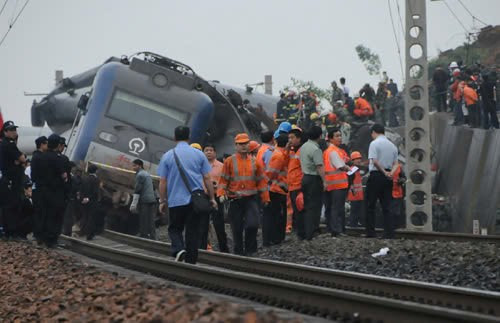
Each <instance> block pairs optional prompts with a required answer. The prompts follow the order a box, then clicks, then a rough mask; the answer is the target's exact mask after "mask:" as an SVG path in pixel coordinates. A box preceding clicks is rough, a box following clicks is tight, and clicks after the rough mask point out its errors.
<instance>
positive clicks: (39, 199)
mask: <svg viewBox="0 0 500 323" xmlns="http://www.w3.org/2000/svg"><path fill="white" fill-rule="evenodd" d="M31 199H32V200H33V210H34V214H33V236H34V237H35V239H36V240H37V241H38V242H40V243H41V242H42V241H43V240H44V237H43V222H44V220H45V218H46V215H45V212H46V207H45V206H44V205H43V204H44V200H43V192H42V190H41V189H34V190H33V194H32V198H31Z"/></svg>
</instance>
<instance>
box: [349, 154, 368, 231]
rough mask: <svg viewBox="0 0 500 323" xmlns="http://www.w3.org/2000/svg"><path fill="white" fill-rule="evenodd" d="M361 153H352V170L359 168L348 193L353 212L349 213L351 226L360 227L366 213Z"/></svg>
mask: <svg viewBox="0 0 500 323" xmlns="http://www.w3.org/2000/svg"><path fill="white" fill-rule="evenodd" d="M361 159H362V156H361V153H360V152H359V151H353V152H352V153H351V162H352V164H353V166H352V167H351V171H353V170H354V169H355V168H354V167H356V168H358V169H357V170H356V171H355V172H354V174H353V175H352V176H353V179H352V184H351V185H350V186H349V191H348V193H347V200H348V201H349V202H350V204H351V213H350V215H349V226H350V227H359V226H360V224H361V223H360V222H361V219H362V215H363V214H364V213H363V212H364V210H363V204H364V199H365V198H364V193H363V177H362V175H361V169H360V167H361Z"/></svg>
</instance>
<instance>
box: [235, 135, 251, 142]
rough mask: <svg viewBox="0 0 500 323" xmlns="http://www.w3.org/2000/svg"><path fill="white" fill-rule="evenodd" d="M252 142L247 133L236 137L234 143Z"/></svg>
mask: <svg viewBox="0 0 500 323" xmlns="http://www.w3.org/2000/svg"><path fill="white" fill-rule="evenodd" d="M249 141H250V137H248V135H247V134H246V133H239V134H237V135H236V137H234V142H235V143H237V144H246V143H247V142H249Z"/></svg>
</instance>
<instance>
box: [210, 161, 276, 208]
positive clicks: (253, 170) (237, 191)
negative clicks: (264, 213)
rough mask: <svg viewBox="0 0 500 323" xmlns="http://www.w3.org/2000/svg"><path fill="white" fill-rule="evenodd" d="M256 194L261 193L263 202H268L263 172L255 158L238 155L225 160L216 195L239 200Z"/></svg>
mask: <svg viewBox="0 0 500 323" xmlns="http://www.w3.org/2000/svg"><path fill="white" fill-rule="evenodd" d="M258 193H261V197H262V200H263V202H267V201H269V191H268V189H267V182H266V177H265V176H264V170H263V169H262V167H260V166H259V165H257V162H256V160H255V158H253V157H251V156H250V155H248V156H247V158H241V155H240V154H234V155H232V156H231V157H228V158H226V160H225V161H224V166H223V168H222V174H221V177H220V179H219V185H218V189H217V195H218V196H222V195H227V196H228V197H229V198H240V197H245V196H252V195H256V194H258Z"/></svg>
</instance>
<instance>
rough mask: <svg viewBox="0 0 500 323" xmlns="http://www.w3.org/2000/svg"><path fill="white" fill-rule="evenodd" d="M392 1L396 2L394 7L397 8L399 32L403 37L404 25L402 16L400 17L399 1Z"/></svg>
mask: <svg viewBox="0 0 500 323" xmlns="http://www.w3.org/2000/svg"><path fill="white" fill-rule="evenodd" d="M394 2H396V7H397V8H398V16H399V25H400V26H401V32H402V35H403V37H405V27H404V24H403V18H402V17H401V10H400V8H399V1H398V0H394Z"/></svg>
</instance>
